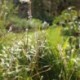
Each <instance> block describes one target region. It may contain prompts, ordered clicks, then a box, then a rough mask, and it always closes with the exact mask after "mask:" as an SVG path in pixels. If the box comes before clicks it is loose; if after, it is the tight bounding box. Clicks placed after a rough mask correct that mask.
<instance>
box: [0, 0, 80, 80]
mask: <svg viewBox="0 0 80 80" xmlns="http://www.w3.org/2000/svg"><path fill="white" fill-rule="evenodd" d="M9 3H10V4H8V3H7V2H6V0H3V4H2V5H0V10H1V13H0V80H80V17H79V15H80V13H79V12H78V11H77V10H76V9H75V7H69V8H67V9H65V10H64V11H62V12H61V14H60V15H58V16H55V17H54V20H53V22H52V23H51V24H52V25H49V23H47V22H46V21H44V22H43V21H41V20H39V19H35V18H30V19H26V18H21V17H19V16H18V15H17V8H15V6H14V5H13V3H12V2H9ZM7 4H8V5H7ZM15 12H16V13H15Z"/></svg>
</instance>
